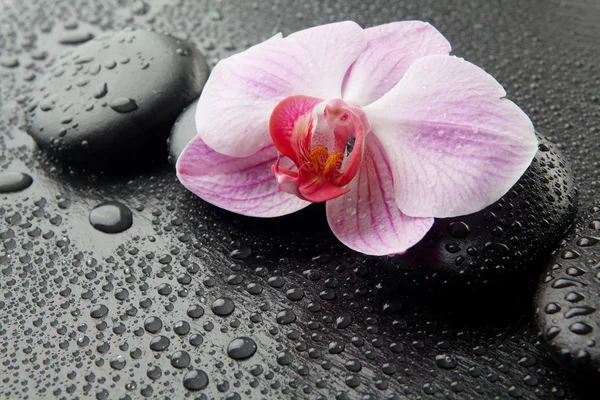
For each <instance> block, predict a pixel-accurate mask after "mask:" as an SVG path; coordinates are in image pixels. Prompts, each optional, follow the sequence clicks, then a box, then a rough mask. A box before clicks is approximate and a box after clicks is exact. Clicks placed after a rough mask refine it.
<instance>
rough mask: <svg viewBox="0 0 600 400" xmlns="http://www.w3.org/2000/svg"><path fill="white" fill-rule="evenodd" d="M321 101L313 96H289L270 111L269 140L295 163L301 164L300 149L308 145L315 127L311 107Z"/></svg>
mask: <svg viewBox="0 0 600 400" xmlns="http://www.w3.org/2000/svg"><path fill="white" fill-rule="evenodd" d="M321 101H322V100H320V99H317V98H314V97H307V96H290V97H286V98H285V99H283V100H281V101H280V102H279V103H278V104H277V105H276V106H275V108H274V109H273V112H272V113H271V119H270V121H269V132H270V134H271V140H272V141H273V144H275V147H277V149H278V150H279V152H281V154H283V155H284V156H286V157H288V158H290V159H291V160H292V161H294V163H295V164H296V165H302V161H301V157H300V155H301V154H300V153H301V151H302V149H303V148H307V147H310V142H311V137H312V132H313V131H314V128H315V126H314V125H315V122H314V121H313V109H314V108H315V106H316V105H317V104H319V103H321ZM307 132H308V134H306V133H307Z"/></svg>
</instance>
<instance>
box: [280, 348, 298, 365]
mask: <svg viewBox="0 0 600 400" xmlns="http://www.w3.org/2000/svg"><path fill="white" fill-rule="evenodd" d="M292 361H294V357H293V356H292V353H290V352H289V351H282V352H280V353H279V354H277V362H278V363H279V364H281V365H289V364H291V363H292Z"/></svg>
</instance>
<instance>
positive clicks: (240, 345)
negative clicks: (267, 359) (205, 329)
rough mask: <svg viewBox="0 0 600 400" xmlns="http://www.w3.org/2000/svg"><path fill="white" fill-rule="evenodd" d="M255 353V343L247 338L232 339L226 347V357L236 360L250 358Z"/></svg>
mask: <svg viewBox="0 0 600 400" xmlns="http://www.w3.org/2000/svg"><path fill="white" fill-rule="evenodd" d="M254 353H256V342H255V341H254V340H252V339H250V338H249V337H239V338H236V339H233V340H232V341H231V343H229V346H227V355H228V356H229V357H231V358H233V359H236V360H243V359H246V358H249V357H252V356H253V355H254Z"/></svg>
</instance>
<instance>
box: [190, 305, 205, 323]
mask: <svg viewBox="0 0 600 400" xmlns="http://www.w3.org/2000/svg"><path fill="white" fill-rule="evenodd" d="M187 315H188V317H190V318H194V319H197V318H200V317H202V316H203V315H204V308H202V306H201V305H199V304H192V305H191V306H189V308H188V309H187Z"/></svg>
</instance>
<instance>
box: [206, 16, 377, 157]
mask: <svg viewBox="0 0 600 400" xmlns="http://www.w3.org/2000/svg"><path fill="white" fill-rule="evenodd" d="M365 46H366V40H365V38H364V34H363V30H362V28H361V27H360V26H358V25H357V24H355V23H354V22H340V23H335V24H329V25H322V26H318V27H315V28H310V29H306V30H303V31H300V32H296V33H294V34H292V35H290V36H289V37H287V38H282V37H281V35H277V36H275V37H273V38H271V39H269V40H267V41H266V42H263V43H260V44H258V45H256V46H254V47H251V48H249V49H248V50H246V51H244V52H241V53H239V54H236V55H233V56H231V57H229V58H226V59H224V60H221V61H220V62H219V63H218V64H217V65H216V67H215V68H214V70H213V71H212V73H211V75H210V77H209V79H208V82H207V83H206V86H205V87H204V90H203V91H202V95H201V96H200V100H199V102H198V107H197V109H196V129H197V132H198V135H200V137H201V138H202V140H204V142H205V143H206V144H208V145H209V146H210V147H211V148H213V149H215V150H216V151H218V152H219V153H222V154H226V155H229V156H235V157H246V156H249V155H252V154H254V153H256V152H257V151H259V150H260V149H262V148H264V147H265V146H266V145H267V144H268V143H269V142H270V140H271V138H270V136H269V117H270V115H271V111H272V110H273V108H274V107H275V106H276V105H277V103H278V102H279V101H281V100H282V99H284V98H286V97H288V96H291V95H296V94H302V95H305V96H311V97H317V98H321V99H325V98H332V97H333V98H339V97H341V88H342V82H343V80H344V76H345V74H346V71H347V70H348V68H349V67H350V65H352V63H353V62H354V61H355V60H356V58H357V57H358V55H359V54H360V53H361V52H362V51H363V50H364V48H365Z"/></svg>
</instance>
